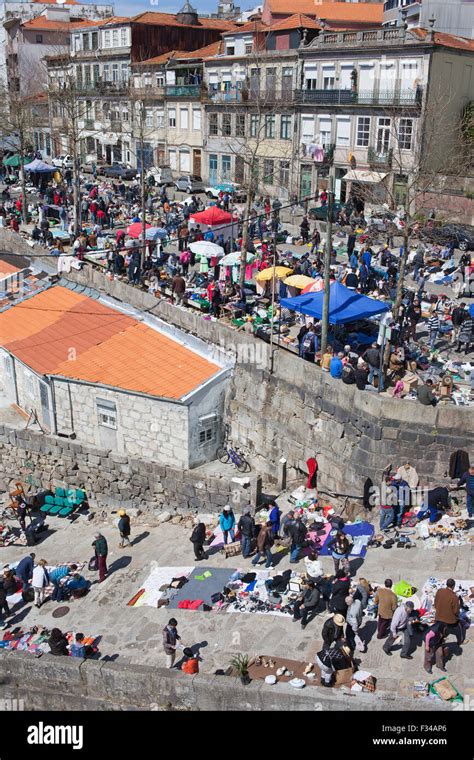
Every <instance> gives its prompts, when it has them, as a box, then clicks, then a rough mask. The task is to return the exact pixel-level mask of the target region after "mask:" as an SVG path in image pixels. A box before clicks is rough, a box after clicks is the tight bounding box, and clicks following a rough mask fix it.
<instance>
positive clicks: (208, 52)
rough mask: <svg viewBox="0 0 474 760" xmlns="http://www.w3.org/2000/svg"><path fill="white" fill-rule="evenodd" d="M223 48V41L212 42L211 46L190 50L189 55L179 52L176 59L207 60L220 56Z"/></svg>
mask: <svg viewBox="0 0 474 760" xmlns="http://www.w3.org/2000/svg"><path fill="white" fill-rule="evenodd" d="M221 47H222V40H219V41H218V42H211V44H210V45H206V46H205V47H203V48H199V50H190V51H189V52H187V53H180V52H177V53H176V55H175V58H176V59H178V60H180V59H181V58H206V57H208V56H213V55H218V54H219V53H220V50H221Z"/></svg>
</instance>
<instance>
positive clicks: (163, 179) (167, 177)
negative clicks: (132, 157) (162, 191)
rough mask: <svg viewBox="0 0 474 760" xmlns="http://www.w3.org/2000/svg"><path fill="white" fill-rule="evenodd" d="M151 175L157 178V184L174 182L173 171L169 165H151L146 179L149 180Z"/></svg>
mask: <svg viewBox="0 0 474 760" xmlns="http://www.w3.org/2000/svg"><path fill="white" fill-rule="evenodd" d="M150 177H153V179H154V180H155V185H172V184H173V173H172V171H171V168H170V167H169V166H162V167H161V168H159V167H157V166H151V167H150V168H149V169H148V171H147V173H146V179H147V180H148V179H149V178H150Z"/></svg>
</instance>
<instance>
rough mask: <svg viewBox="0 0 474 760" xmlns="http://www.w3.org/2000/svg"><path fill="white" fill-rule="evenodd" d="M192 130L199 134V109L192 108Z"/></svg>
mask: <svg viewBox="0 0 474 760" xmlns="http://www.w3.org/2000/svg"><path fill="white" fill-rule="evenodd" d="M193 129H194V130H195V131H196V132H199V131H200V129H201V109H200V108H193Z"/></svg>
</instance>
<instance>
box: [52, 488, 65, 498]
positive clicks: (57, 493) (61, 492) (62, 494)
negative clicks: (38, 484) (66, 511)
mask: <svg viewBox="0 0 474 760" xmlns="http://www.w3.org/2000/svg"><path fill="white" fill-rule="evenodd" d="M54 495H55V496H60V497H61V498H62V499H64V497H65V496H66V491H65V490H64V488H56V491H55V492H54Z"/></svg>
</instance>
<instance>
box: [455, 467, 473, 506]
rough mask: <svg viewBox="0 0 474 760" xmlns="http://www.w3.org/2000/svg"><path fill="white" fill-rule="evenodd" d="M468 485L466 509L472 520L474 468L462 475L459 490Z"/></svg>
mask: <svg viewBox="0 0 474 760" xmlns="http://www.w3.org/2000/svg"><path fill="white" fill-rule="evenodd" d="M464 484H466V507H467V514H468V516H469V517H470V518H472V517H474V466H473V467H469V469H468V470H467V471H466V472H465V473H464V474H463V475H461V477H460V479H459V480H458V488H461V486H463V485H464Z"/></svg>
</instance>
